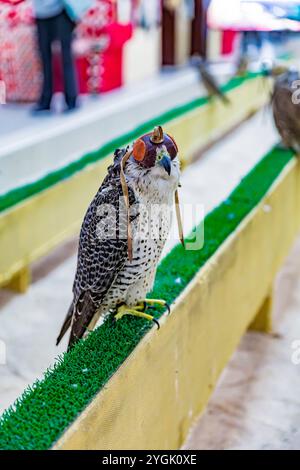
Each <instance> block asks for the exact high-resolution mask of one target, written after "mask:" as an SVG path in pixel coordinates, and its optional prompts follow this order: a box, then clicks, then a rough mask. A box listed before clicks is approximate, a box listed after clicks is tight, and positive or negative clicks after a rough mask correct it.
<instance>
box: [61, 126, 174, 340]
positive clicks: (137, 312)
mask: <svg viewBox="0 0 300 470" xmlns="http://www.w3.org/2000/svg"><path fill="white" fill-rule="evenodd" d="M179 177H180V164H179V158H178V148H177V145H176V143H175V141H174V139H173V138H172V137H171V136H170V135H168V134H165V133H164V132H163V129H162V128H161V127H160V126H158V127H156V128H155V129H154V131H153V132H151V133H149V134H145V135H143V136H142V137H141V138H139V139H138V140H137V141H136V142H134V144H133V146H132V147H127V148H126V149H121V150H116V151H115V157H114V162H113V164H112V165H111V166H110V167H109V168H108V174H107V176H106V178H105V179H104V181H103V183H102V185H101V186H100V189H99V190H98V192H97V194H96V196H95V198H94V199H93V201H92V203H91V204H90V206H89V208H88V210H87V213H86V215H85V217H84V220H83V224H82V227H81V231H80V240H79V250H78V261H77V270H76V275H75V280H74V284H73V301H72V303H71V306H70V308H69V311H68V313H67V316H66V319H65V321H64V324H63V326H62V329H61V332H60V334H59V336H58V338H57V344H59V342H60V341H61V339H62V338H63V336H64V335H65V333H66V332H67V330H68V329H69V328H71V333H70V340H69V348H71V347H72V346H73V345H74V344H75V343H76V342H77V341H78V340H80V339H81V338H83V337H84V336H85V335H86V334H87V332H89V331H91V330H93V328H94V327H95V325H96V323H97V322H98V320H99V319H100V317H103V316H105V315H106V314H107V313H109V312H114V315H115V316H114V318H115V319H116V321H119V320H121V318H122V317H123V316H124V315H134V316H137V317H141V318H145V319H147V320H150V321H154V322H155V323H157V324H158V327H159V323H158V322H157V320H155V319H154V317H153V316H151V315H149V313H147V312H146V309H147V308H148V307H151V306H153V305H161V306H165V307H166V308H169V307H168V305H167V303H166V302H165V301H164V300H160V299H146V295H147V294H148V293H149V292H150V291H151V290H152V287H153V284H154V279H155V274H156V268H157V264H158V262H159V259H160V256H161V253H162V250H163V247H164V245H165V242H166V240H167V238H168V236H169V232H170V228H171V214H172V206H173V200H174V199H173V198H174V195H175V202H176V203H178V193H177V188H178V185H179ZM176 214H177V218H178V223H179V232H180V238H181V240H182V242H183V235H182V224H181V219H180V211H179V206H178V204H176Z"/></svg>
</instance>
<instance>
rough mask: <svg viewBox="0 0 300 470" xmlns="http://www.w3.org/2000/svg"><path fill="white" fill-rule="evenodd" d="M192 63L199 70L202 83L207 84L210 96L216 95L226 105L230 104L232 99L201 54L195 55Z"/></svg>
mask: <svg viewBox="0 0 300 470" xmlns="http://www.w3.org/2000/svg"><path fill="white" fill-rule="evenodd" d="M191 64H192V65H193V66H194V67H195V68H197V69H198V70H199V74H200V78H201V83H203V85H204V86H205V88H206V91H207V93H208V94H209V95H210V96H216V97H217V98H218V99H219V100H221V101H222V103H223V104H224V105H229V104H230V103H231V102H230V99H229V98H228V97H227V96H226V95H225V93H223V91H222V90H221V88H220V86H219V85H218V83H217V81H216V79H215V77H214V75H213V74H212V73H211V72H210V71H209V65H208V64H207V62H206V61H205V60H204V59H203V58H202V57H201V56H198V55H194V56H193V57H192V59H191Z"/></svg>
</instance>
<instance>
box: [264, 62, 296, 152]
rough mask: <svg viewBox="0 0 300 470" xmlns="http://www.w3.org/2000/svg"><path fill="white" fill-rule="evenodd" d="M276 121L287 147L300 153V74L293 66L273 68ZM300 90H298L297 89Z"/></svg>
mask: <svg viewBox="0 0 300 470" xmlns="http://www.w3.org/2000/svg"><path fill="white" fill-rule="evenodd" d="M271 75H272V76H273V77H274V78H275V83H274V91H273V95H272V98H271V103H272V109H273V116H274V122H275V125H276V127H277V130H278V132H279V134H280V136H281V139H282V143H283V144H284V146H285V147H288V148H291V149H293V150H294V151H295V152H297V153H300V75H299V72H298V70H294V69H292V68H290V69H287V68H285V69H284V68H279V69H273V70H272V71H271ZM297 90H298V91H297Z"/></svg>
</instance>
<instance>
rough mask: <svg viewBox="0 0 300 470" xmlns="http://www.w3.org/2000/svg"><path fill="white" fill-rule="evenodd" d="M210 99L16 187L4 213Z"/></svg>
mask: <svg viewBox="0 0 300 470" xmlns="http://www.w3.org/2000/svg"><path fill="white" fill-rule="evenodd" d="M260 75H261V74H260V73H248V74H247V75H246V76H245V77H234V78H232V79H231V80H230V81H229V82H228V83H226V84H225V85H224V86H223V87H222V90H223V91H224V93H228V92H229V91H231V90H233V89H234V88H237V87H238V86H240V85H242V84H243V83H244V82H245V81H248V80H251V79H253V78H256V77H258V76H260ZM210 99H211V98H210V97H201V98H197V99H195V100H192V101H190V102H188V103H186V104H184V105H181V106H177V107H175V108H173V109H171V110H169V111H167V112H165V113H163V114H160V115H159V116H156V117H155V118H153V119H151V120H149V121H147V122H145V123H143V124H141V125H140V126H138V127H136V128H135V129H133V130H132V131H130V132H128V133H126V134H123V135H121V136H120V137H117V138H116V139H113V140H111V141H110V142H108V143H107V144H105V145H103V146H102V147H101V148H100V149H99V150H97V151H95V152H91V153H88V154H86V155H84V156H83V157H81V158H80V159H78V160H75V161H73V162H72V163H69V164H68V165H66V166H64V167H62V168H59V169H58V170H55V171H53V172H51V173H48V174H47V175H45V176H44V177H42V178H41V179H39V180H37V181H34V182H32V183H29V184H25V185H24V186H20V187H18V188H14V189H12V190H10V191H8V192H7V193H5V194H3V195H1V196H0V213H1V212H3V211H5V210H7V209H9V208H11V207H13V206H14V205H16V204H18V203H20V202H22V201H24V200H26V199H27V198H29V197H32V196H34V195H36V194H38V193H40V192H41V191H44V190H45V189H48V188H50V187H51V186H53V185H54V184H57V183H59V182H60V181H63V180H65V179H67V178H70V176H72V175H74V174H75V173H77V172H78V171H81V170H83V169H84V168H86V167H87V166H88V165H91V164H93V163H96V162H98V161H100V160H102V159H103V158H105V157H108V156H109V155H111V154H112V153H113V152H114V150H115V149H116V148H121V147H124V146H126V145H127V144H128V143H130V142H132V141H134V140H135V139H137V138H138V137H140V136H141V135H142V134H145V133H146V132H150V131H151V130H152V129H153V128H154V126H158V125H161V126H162V125H164V124H166V123H167V122H170V121H172V120H173V119H176V118H178V117H180V116H183V115H184V114H186V113H189V112H191V111H193V110H194V109H196V108H199V107H200V106H204V105H205V104H207V103H208V102H209V100H210Z"/></svg>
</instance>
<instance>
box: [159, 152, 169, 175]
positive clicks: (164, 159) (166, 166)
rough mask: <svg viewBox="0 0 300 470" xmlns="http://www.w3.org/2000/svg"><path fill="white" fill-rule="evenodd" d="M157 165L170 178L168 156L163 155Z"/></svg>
mask: <svg viewBox="0 0 300 470" xmlns="http://www.w3.org/2000/svg"><path fill="white" fill-rule="evenodd" d="M159 164H160V165H161V166H162V167H163V168H164V169H165V170H166V172H167V173H168V175H169V176H170V174H171V159H170V157H169V155H167V154H164V156H163V157H162V159H161V160H160V162H159Z"/></svg>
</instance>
